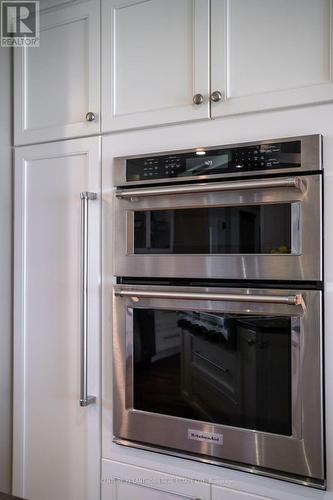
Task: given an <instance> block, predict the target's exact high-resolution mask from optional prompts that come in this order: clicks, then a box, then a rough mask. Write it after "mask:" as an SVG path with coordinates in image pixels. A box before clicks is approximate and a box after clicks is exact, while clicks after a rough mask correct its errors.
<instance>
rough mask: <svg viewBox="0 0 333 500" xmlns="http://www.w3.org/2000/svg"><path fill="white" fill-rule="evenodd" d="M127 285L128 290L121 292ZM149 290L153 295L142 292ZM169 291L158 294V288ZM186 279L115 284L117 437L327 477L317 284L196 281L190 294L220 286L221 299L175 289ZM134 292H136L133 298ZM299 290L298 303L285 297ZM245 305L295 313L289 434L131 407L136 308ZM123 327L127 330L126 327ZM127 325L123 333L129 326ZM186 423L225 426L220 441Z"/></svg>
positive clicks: (236, 308)
mask: <svg viewBox="0 0 333 500" xmlns="http://www.w3.org/2000/svg"><path fill="white" fill-rule="evenodd" d="M124 291H128V292H129V293H128V296H126V297H125V296H123V297H122V296H121V295H120V293H121V292H122V294H123V295H124ZM140 291H142V292H144V291H151V292H153V293H154V294H155V296H156V298H153V297H143V296H142V297H138V295H139V292H140ZM163 291H165V292H167V293H169V298H167V297H164V296H163V297H161V295H160V293H161V292H163ZM188 291H189V289H188V288H183V287H177V288H172V287H157V286H153V287H149V288H148V287H144V286H137V285H135V286H134V285H127V286H125V285H117V286H115V294H114V311H115V315H114V334H113V348H114V412H115V414H114V435H115V437H116V438H117V439H122V440H127V441H129V442H130V441H133V442H141V443H143V444H144V443H147V444H151V445H154V446H158V447H160V448H163V447H166V448H169V449H175V450H182V451H185V452H187V453H193V454H201V455H205V456H206V457H207V456H208V457H212V458H214V459H220V460H224V461H231V462H233V463H235V462H241V463H246V464H249V465H251V466H254V467H262V468H266V469H273V470H275V471H280V472H282V473H286V474H291V475H298V476H304V477H307V478H314V479H318V480H323V479H324V454H323V400H322V330H321V325H322V316H321V315H322V313H321V311H322V304H321V301H322V297H321V292H320V291H308V290H273V289H269V290H262V289H244V288H241V289H228V288H225V289H219V288H202V287H193V288H191V294H193V295H200V297H204V296H205V294H206V293H207V298H209V297H210V296H211V294H215V295H217V294H221V300H220V301H215V300H207V299H206V300H204V299H203V298H202V299H201V298H200V300H192V299H191V298H185V296H184V298H176V297H175V296H174V295H172V294H177V296H178V295H179V294H182V293H184V294H186V293H188ZM131 296H136V302H133V300H132V299H131ZM228 296H231V297H232V296H246V297H250V296H252V297H262V298H263V297H269V296H271V297H279V296H280V297H281V302H282V303H275V299H274V303H270V302H269V301H261V300H260V299H258V300H256V301H255V302H251V301H247V302H244V301H233V300H232V301H228V300H227V299H228ZM289 296H302V298H303V300H302V301H299V302H297V303H295V302H294V303H289V302H284V300H283V298H285V297H289ZM134 307H135V308H148V309H167V310H189V311H209V312H219V313H239V314H241V313H246V314H247V315H248V314H255V315H262V316H272V315H274V316H276V315H278V316H279V315H280V316H288V317H291V318H292V353H293V361H292V372H293V379H292V404H293V411H292V420H293V421H292V424H293V425H292V429H293V432H292V436H281V435H277V434H270V433H265V432H258V431H254V430H247V429H240V428H235V427H229V426H225V425H217V424H212V423H208V422H200V421H194V420H189V419H183V418H176V417H171V416H166V415H158V414H153V413H149V412H142V411H137V410H135V409H133V407H132V401H133V394H132V357H133V352H132V346H133V308H134ZM125 332H126V333H125ZM124 333H125V334H124ZM188 428H191V429H195V430H198V431H199V432H209V433H218V434H223V436H224V444H223V446H220V445H216V444H212V443H207V442H205V443H203V442H200V441H193V440H189V439H188V437H187V435H188V434H187V432H188Z"/></svg>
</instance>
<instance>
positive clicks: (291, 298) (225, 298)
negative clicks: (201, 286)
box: [115, 290, 304, 306]
mask: <svg viewBox="0 0 333 500" xmlns="http://www.w3.org/2000/svg"><path fill="white" fill-rule="evenodd" d="M115 295H117V296H120V297H131V298H133V300H134V301H135V300H138V299H140V298H142V299H144V298H154V299H181V300H182V299H183V300H213V301H222V302H251V303H254V302H255V303H257V304H263V303H264V304H287V305H292V306H298V305H303V304H304V301H303V297H302V295H301V294H295V295H254V294H253V295H247V294H231V293H230V294H229V293H191V292H159V291H154V290H151V291H149V290H116V291H115Z"/></svg>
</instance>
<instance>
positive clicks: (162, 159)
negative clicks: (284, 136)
mask: <svg viewBox="0 0 333 500" xmlns="http://www.w3.org/2000/svg"><path fill="white" fill-rule="evenodd" d="M299 167H301V141H300V140H295V141H286V142H272V143H266V142H265V143H258V144H255V145H248V146H240V147H230V148H219V149H207V150H205V149H203V148H200V149H197V150H193V151H191V152H188V153H180V154H170V155H163V156H162V155H156V156H147V157H143V158H142V157H141V158H130V159H127V160H126V181H127V182H129V181H151V180H158V179H169V178H182V179H183V180H186V178H187V177H188V178H191V177H199V176H207V175H219V174H229V173H233V172H236V173H239V172H242V171H247V172H248V171H252V170H253V171H265V170H272V169H273V170H274V169H281V168H299Z"/></svg>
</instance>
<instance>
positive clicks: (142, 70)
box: [102, 0, 209, 132]
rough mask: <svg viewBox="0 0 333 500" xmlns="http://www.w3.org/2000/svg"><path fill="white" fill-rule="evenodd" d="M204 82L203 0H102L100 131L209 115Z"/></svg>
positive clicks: (205, 0) (205, 12) (206, 69)
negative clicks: (197, 102)
mask: <svg viewBox="0 0 333 500" xmlns="http://www.w3.org/2000/svg"><path fill="white" fill-rule="evenodd" d="M208 84H209V0H168V1H167V2H166V1H165V0H102V110H103V115H102V130H103V131H104V132H107V131H113V130H120V129H129V128H136V127H144V126H151V125H157V124H163V123H175V122H183V121H186V120H198V119H204V118H209V99H208V94H209V85H208ZM198 93H200V94H202V96H203V102H202V104H200V105H195V104H193V96H194V95H195V94H198Z"/></svg>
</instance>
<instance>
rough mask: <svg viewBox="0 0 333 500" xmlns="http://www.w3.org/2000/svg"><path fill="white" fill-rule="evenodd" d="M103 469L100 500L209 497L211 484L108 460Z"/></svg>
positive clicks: (193, 498)
mask: <svg viewBox="0 0 333 500" xmlns="http://www.w3.org/2000/svg"><path fill="white" fill-rule="evenodd" d="M102 471H103V472H102V500H129V499H130V500H143V499H144V500H190V499H191V500H210V485H209V484H208V483H204V482H203V481H200V480H197V481H196V480H195V479H190V478H184V477H180V476H173V475H170V474H165V473H162V472H157V471H153V470H149V469H145V468H142V467H135V466H133V465H128V464H123V463H119V462H111V461H109V460H103V464H102ZM245 500H246V499H245Z"/></svg>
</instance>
